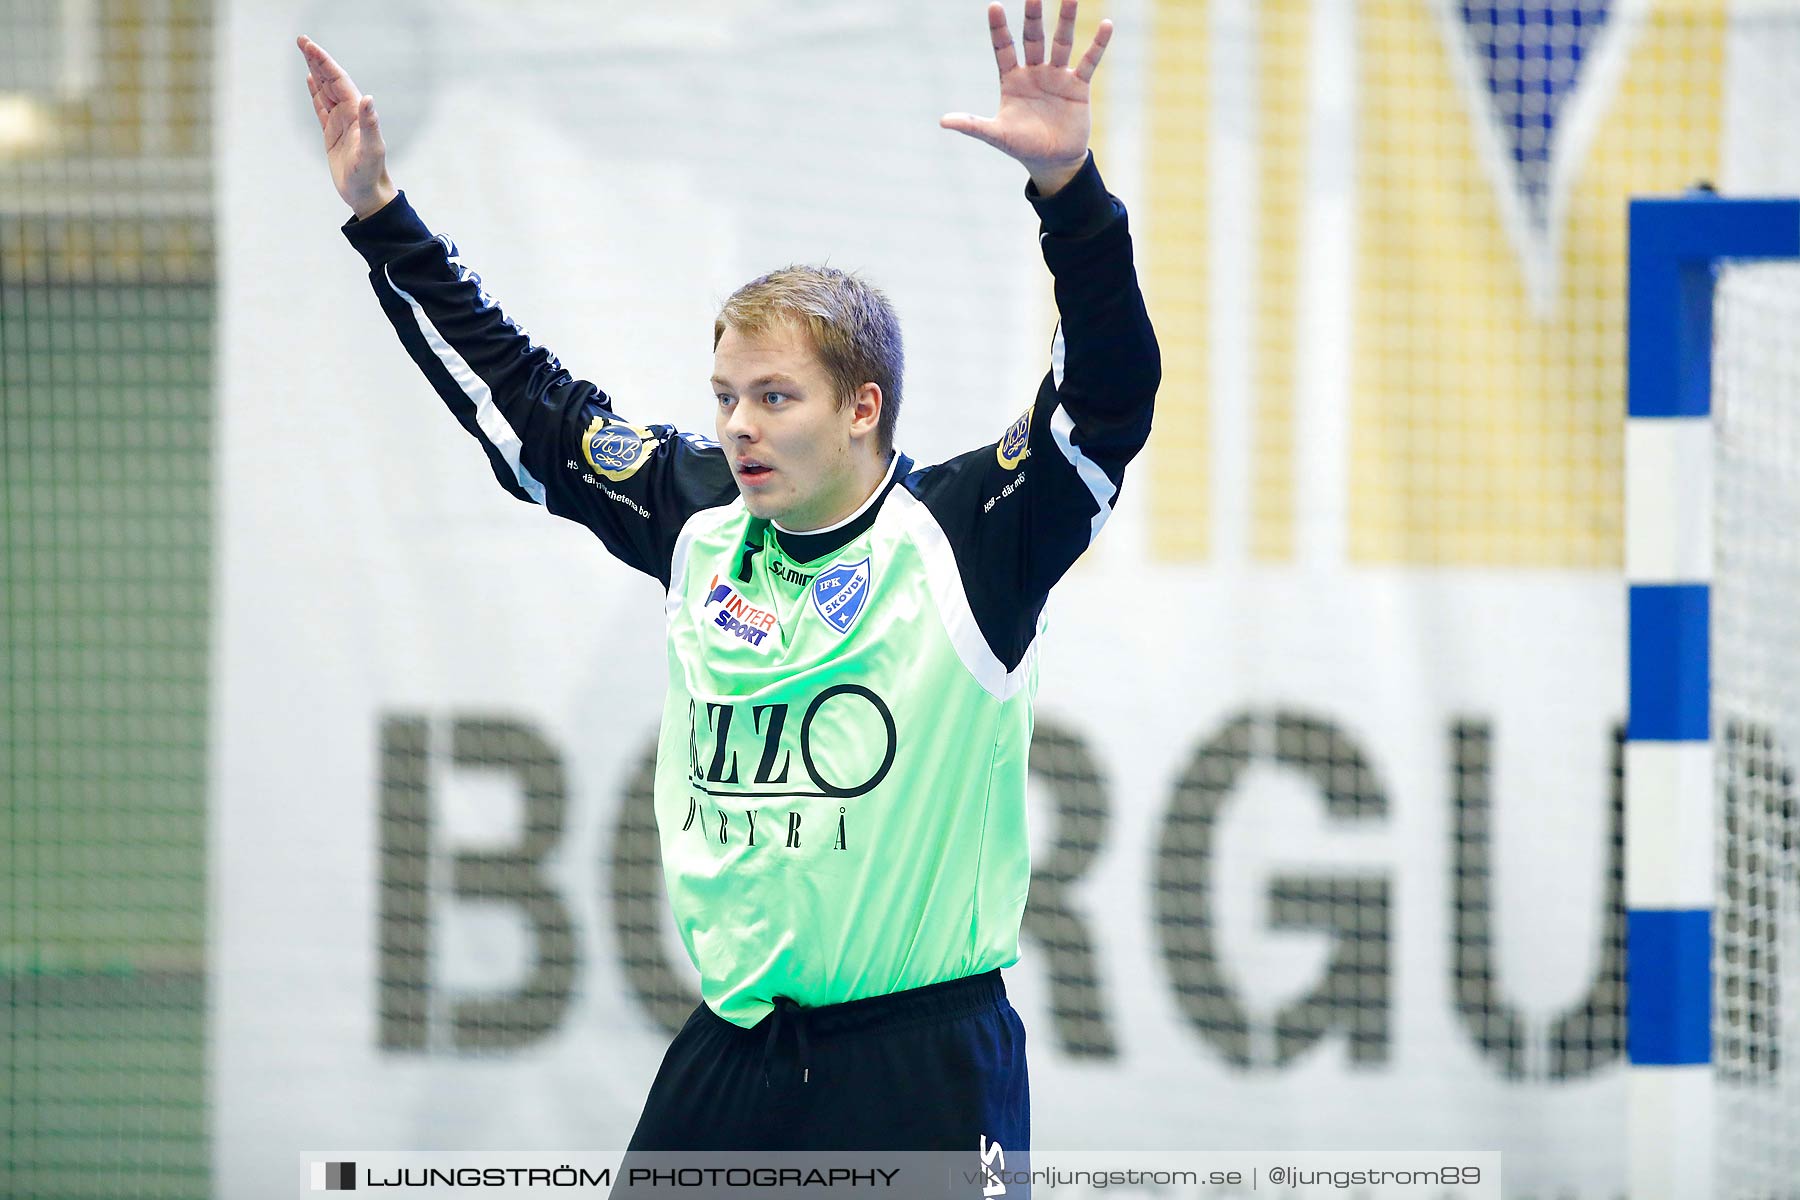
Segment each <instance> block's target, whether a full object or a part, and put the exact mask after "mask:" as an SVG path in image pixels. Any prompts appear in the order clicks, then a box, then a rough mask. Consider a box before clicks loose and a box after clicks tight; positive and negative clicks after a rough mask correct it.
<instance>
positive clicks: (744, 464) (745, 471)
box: [738, 461, 775, 479]
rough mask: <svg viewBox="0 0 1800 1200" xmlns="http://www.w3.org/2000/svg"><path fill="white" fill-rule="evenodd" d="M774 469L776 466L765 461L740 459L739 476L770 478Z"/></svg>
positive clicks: (745, 477)
mask: <svg viewBox="0 0 1800 1200" xmlns="http://www.w3.org/2000/svg"><path fill="white" fill-rule="evenodd" d="M774 469H775V468H774V467H771V466H768V465H767V464H765V463H759V462H751V461H740V462H739V463H738V478H740V479H766V478H768V476H769V473H770V472H772V471H773V470H774Z"/></svg>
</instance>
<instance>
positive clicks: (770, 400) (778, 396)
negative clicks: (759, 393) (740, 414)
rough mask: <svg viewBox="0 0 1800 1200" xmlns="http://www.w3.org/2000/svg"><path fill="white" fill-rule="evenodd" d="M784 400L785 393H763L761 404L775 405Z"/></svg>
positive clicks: (785, 397)
mask: <svg viewBox="0 0 1800 1200" xmlns="http://www.w3.org/2000/svg"><path fill="white" fill-rule="evenodd" d="M786 399H787V394H786V393H785V392H764V393H763V403H764V404H777V403H779V402H781V401H783V400H786Z"/></svg>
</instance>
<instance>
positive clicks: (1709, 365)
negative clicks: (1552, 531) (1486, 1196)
mask: <svg viewBox="0 0 1800 1200" xmlns="http://www.w3.org/2000/svg"><path fill="white" fill-rule="evenodd" d="M1629 224H1630V234H1629V240H1630V245H1629V263H1628V268H1627V269H1628V271H1629V277H1630V278H1629V288H1628V298H1629V316H1628V325H1627V328H1628V333H1627V340H1628V345H1627V356H1626V357H1627V362H1626V425H1625V578H1626V584H1627V588H1628V601H1627V613H1628V617H1627V620H1628V627H1629V634H1628V653H1627V662H1628V671H1629V683H1628V688H1627V695H1628V704H1629V710H1628V712H1629V716H1628V720H1627V739H1628V741H1627V746H1626V755H1625V771H1626V777H1625V797H1626V798H1625V905H1626V970H1625V979H1626V989H1627V1000H1626V1048H1627V1052H1628V1056H1629V1059H1630V1062H1631V1068H1630V1070H1631V1078H1630V1083H1629V1093H1630V1105H1631V1112H1630V1119H1629V1130H1630V1138H1631V1153H1630V1163H1631V1167H1630V1188H1629V1191H1628V1194H1629V1195H1631V1196H1632V1197H1634V1200H1650V1198H1651V1197H1658V1196H1667V1197H1686V1196H1705V1195H1711V1194H1712V1191H1713V1188H1712V1182H1713V1178H1714V1153H1713V1141H1714V1139H1713V1132H1712V1131H1713V1121H1714V1104H1713V1087H1714V1073H1713V941H1714V928H1713V916H1714V910H1715V907H1716V897H1717V890H1718V883H1717V879H1716V877H1717V870H1718V868H1717V866H1716V862H1717V859H1716V853H1717V846H1718V841H1717V839H1718V837H1719V833H1718V817H1717V815H1716V809H1715V801H1714V796H1715V784H1714V750H1713V729H1712V725H1713V711H1712V709H1713V705H1712V651H1711V633H1712V618H1711V613H1712V604H1711V589H1712V582H1713V563H1714V492H1713V465H1714V440H1713V439H1714V431H1713V423H1712V412H1713V300H1714V297H1713V292H1714V285H1715V283H1716V281H1717V279H1718V277H1719V271H1720V267H1721V265H1722V264H1723V263H1725V262H1726V261H1728V260H1734V261H1742V260H1759V259H1760V260H1767V259H1794V258H1800V199H1730V198H1725V197H1721V196H1718V195H1715V194H1714V193H1713V192H1712V191H1711V190H1710V189H1707V188H1704V187H1703V188H1699V189H1696V190H1695V191H1693V192H1690V193H1689V194H1687V195H1685V196H1681V197H1676V198H1647V199H1635V200H1632V201H1631V202H1630V214H1629ZM1795 536H1800V531H1796V534H1795ZM1796 603H1800V598H1797V599H1796Z"/></svg>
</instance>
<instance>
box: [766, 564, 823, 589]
mask: <svg viewBox="0 0 1800 1200" xmlns="http://www.w3.org/2000/svg"><path fill="white" fill-rule="evenodd" d="M769 574H771V575H773V576H775V578H777V579H782V580H786V581H787V582H788V583H791V584H793V585H795V586H796V587H805V586H806V585H807V584H809V583H811V582H812V581H813V576H812V575H811V574H809V573H807V572H805V571H797V570H795V569H794V568H793V567H792V566H790V565H789V564H787V563H784V562H780V561H778V560H770V561H769Z"/></svg>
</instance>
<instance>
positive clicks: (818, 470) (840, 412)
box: [712, 322, 874, 530]
mask: <svg viewBox="0 0 1800 1200" xmlns="http://www.w3.org/2000/svg"><path fill="white" fill-rule="evenodd" d="M712 387H713V396H714V403H715V404H716V406H717V425H718V437H719V443H720V445H722V446H724V448H725V454H726V458H727V460H728V461H729V462H730V463H731V474H732V477H733V478H734V479H736V480H737V485H738V491H739V492H741V493H742V494H743V497H744V506H745V507H746V508H748V509H749V510H750V512H751V514H752V515H753V516H758V517H766V518H768V519H769V520H772V521H779V522H780V523H781V524H782V525H783V526H785V527H786V528H788V529H793V530H805V529H818V528H822V527H824V526H826V525H830V524H833V523H834V522H836V521H839V520H841V519H843V518H844V517H846V516H848V515H850V513H852V512H854V511H855V510H856V506H857V505H858V504H860V503H861V502H862V500H863V499H864V496H863V495H861V494H860V492H861V491H862V488H861V487H860V486H859V484H858V476H857V472H856V470H855V455H857V454H861V453H866V450H867V448H866V445H865V444H864V443H865V441H866V439H868V438H872V437H873V436H874V431H873V423H874V422H873V418H872V417H870V416H869V415H868V413H867V412H866V411H865V410H866V409H867V407H868V405H867V404H866V402H865V403H860V404H859V403H852V404H844V405H840V404H839V403H838V398H837V393H836V390H835V389H834V387H833V386H832V382H831V378H830V376H829V375H827V374H826V372H825V367H824V365H823V364H822V363H820V361H819V358H818V354H817V352H816V351H815V350H814V349H813V344H812V336H811V334H809V333H808V332H807V331H806V330H805V329H804V328H802V327H801V326H799V325H796V324H793V323H789V322H782V323H779V324H776V325H774V326H772V327H770V328H769V329H767V330H765V331H763V332H762V333H741V332H739V331H738V330H736V329H733V328H731V327H729V326H727V327H726V330H725V333H724V335H723V336H721V337H720V338H719V345H718V348H717V349H715V350H714V351H713V380H712ZM865 390H867V389H866V388H865ZM859 413H860V416H859ZM871 444H872V443H871Z"/></svg>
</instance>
